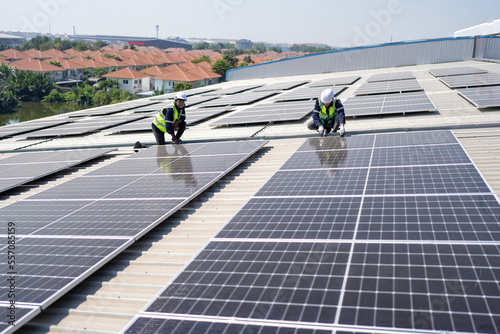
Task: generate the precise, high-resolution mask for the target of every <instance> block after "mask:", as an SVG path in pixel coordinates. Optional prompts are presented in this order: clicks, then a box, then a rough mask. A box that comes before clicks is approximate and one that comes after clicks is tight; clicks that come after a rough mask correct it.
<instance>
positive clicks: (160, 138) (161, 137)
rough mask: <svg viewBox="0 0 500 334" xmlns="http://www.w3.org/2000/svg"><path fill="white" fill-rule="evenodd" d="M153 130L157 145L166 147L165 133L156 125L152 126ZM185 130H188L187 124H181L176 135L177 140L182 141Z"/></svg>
mask: <svg viewBox="0 0 500 334" xmlns="http://www.w3.org/2000/svg"><path fill="white" fill-rule="evenodd" d="M151 128H152V129H153V134H154V136H155V139H156V143H157V144H158V145H165V132H163V131H161V130H160V129H158V127H157V126H156V125H154V123H152V124H151ZM184 130H186V122H180V123H179V126H178V127H177V134H176V135H175V136H176V137H177V139H181V137H182V134H183V133H184ZM174 131H175V129H174ZM174 133H175V132H174Z"/></svg>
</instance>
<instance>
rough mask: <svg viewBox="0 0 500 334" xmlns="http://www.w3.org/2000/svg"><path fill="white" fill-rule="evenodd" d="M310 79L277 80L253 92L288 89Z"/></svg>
mask: <svg viewBox="0 0 500 334" xmlns="http://www.w3.org/2000/svg"><path fill="white" fill-rule="evenodd" d="M308 82H309V81H290V82H277V83H273V84H269V85H265V86H263V87H260V88H257V89H254V90H252V92H267V91H270V90H273V91H275V90H288V89H292V88H295V87H298V86H301V85H303V84H306V83H308Z"/></svg>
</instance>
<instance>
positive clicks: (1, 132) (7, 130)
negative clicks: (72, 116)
mask: <svg viewBox="0 0 500 334" xmlns="http://www.w3.org/2000/svg"><path fill="white" fill-rule="evenodd" d="M69 122H70V121H69V120H67V119H65V120H60V119H58V120H55V119H37V120H34V121H29V122H22V123H16V124H12V125H6V126H2V127H0V139H3V138H8V137H13V136H17V135H21V134H23V133H27V132H31V131H37V130H41V129H45V128H50V127H52V126H57V125H62V124H66V123H69Z"/></svg>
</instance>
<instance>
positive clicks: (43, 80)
mask: <svg viewBox="0 0 500 334" xmlns="http://www.w3.org/2000/svg"><path fill="white" fill-rule="evenodd" d="M8 80H9V85H10V87H11V88H12V92H13V93H14V95H15V96H17V97H18V98H19V100H21V101H35V102H38V101H40V100H41V99H42V98H43V97H45V96H46V95H48V94H49V93H50V91H51V90H52V89H53V88H54V84H53V83H52V82H50V80H49V75H48V74H46V73H37V72H31V71H19V70H15V71H14V74H13V75H11V76H10V77H9V79H8Z"/></svg>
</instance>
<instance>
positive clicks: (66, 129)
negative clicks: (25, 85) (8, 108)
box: [26, 114, 147, 139]
mask: <svg viewBox="0 0 500 334" xmlns="http://www.w3.org/2000/svg"><path fill="white" fill-rule="evenodd" d="M145 117H147V115H144V114H117V115H107V116H95V117H86V118H83V119H76V120H75V121H74V122H72V123H68V124H64V125H60V126H56V127H53V128H49V129H44V130H39V131H33V132H30V133H28V134H26V138H28V139H33V138H50V137H64V136H81V135H85V134H88V133H92V132H97V131H101V130H104V129H107V128H110V127H112V126H117V125H121V124H124V123H127V122H132V121H136V120H139V119H141V118H145Z"/></svg>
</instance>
